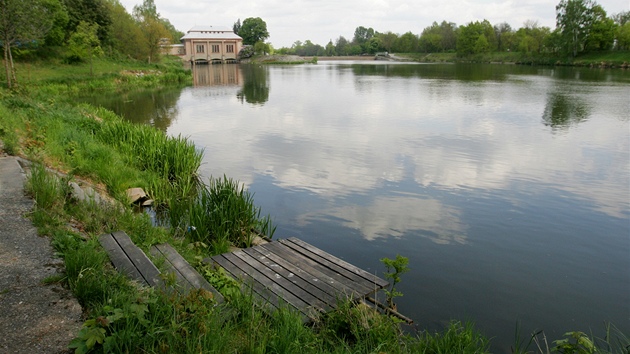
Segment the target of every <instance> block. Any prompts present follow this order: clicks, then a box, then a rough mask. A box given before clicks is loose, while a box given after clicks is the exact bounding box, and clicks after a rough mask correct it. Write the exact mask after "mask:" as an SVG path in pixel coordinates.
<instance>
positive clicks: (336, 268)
mask: <svg viewBox="0 0 630 354" xmlns="http://www.w3.org/2000/svg"><path fill="white" fill-rule="evenodd" d="M205 261H206V262H212V263H216V264H218V265H220V266H221V267H223V268H224V269H225V270H226V271H227V272H228V273H229V274H230V275H231V276H233V277H234V278H237V279H242V280H243V282H244V284H246V285H247V286H249V287H250V288H251V289H252V291H253V294H254V296H255V297H256V298H257V299H259V300H262V301H263V302H264V304H266V306H268V308H270V309H271V310H273V309H277V308H279V307H280V306H282V304H283V303H284V304H287V305H289V306H291V307H293V308H295V309H296V310H297V311H298V312H299V313H301V314H302V316H303V318H304V320H305V321H308V320H311V319H315V318H316V317H317V315H318V314H321V313H323V312H327V311H329V310H331V309H334V308H335V307H336V306H337V301H338V300H341V299H345V298H350V299H352V300H354V301H359V300H361V299H363V298H365V297H366V296H368V295H371V294H373V293H375V292H376V291H378V290H380V289H382V288H384V287H386V286H387V285H389V283H388V282H387V281H386V280H384V279H381V278H379V277H377V276H376V275H374V274H370V273H369V272H366V271H364V270H362V269H359V268H357V267H356V266H353V265H352V264H350V263H347V262H345V261H343V260H341V259H339V258H337V257H335V256H333V255H331V254H329V253H326V252H325V251H322V250H320V249H318V248H316V247H315V246H312V245H310V244H308V243H306V242H304V241H302V240H299V239H297V238H294V237H292V238H289V239H286V240H280V241H278V242H270V243H267V244H263V245H260V246H255V247H251V248H247V249H243V250H238V251H235V252H232V253H224V254H221V255H218V256H214V257H211V258H209V259H206V260H205Z"/></svg>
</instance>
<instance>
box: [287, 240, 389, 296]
mask: <svg viewBox="0 0 630 354" xmlns="http://www.w3.org/2000/svg"><path fill="white" fill-rule="evenodd" d="M298 241H300V240H298ZM279 242H280V243H282V244H283V245H285V246H287V247H290V248H291V249H293V250H295V251H296V252H299V253H301V254H302V255H304V256H305V257H308V258H310V259H313V260H314V261H316V262H317V263H319V264H322V265H323V266H325V267H327V268H329V269H330V270H332V271H334V272H337V273H339V274H340V275H342V276H344V277H346V278H348V279H349V280H351V281H352V282H354V283H356V284H360V285H361V286H363V287H365V288H367V289H368V292H367V293H366V294H368V293H372V292H375V291H377V290H378V289H381V288H382V287H383V286H382V285H380V284H379V283H387V282H386V281H385V280H382V279H380V278H378V277H377V276H375V275H372V276H371V278H372V279H366V278H364V277H362V276H360V275H357V274H355V272H354V269H359V268H357V267H355V266H352V265H351V267H353V268H354V269H347V268H345V267H344V265H345V264H349V263H346V262H344V261H342V260H341V259H339V258H337V257H334V256H332V255H330V254H329V253H326V252H324V251H322V250H320V249H318V248H315V247H313V246H311V245H308V244H306V243H305V242H303V241H300V242H303V243H304V244H306V245H308V246H310V247H309V248H310V249H309V248H305V247H303V245H301V244H298V243H295V242H291V241H289V240H280V241H279ZM337 261H340V262H342V264H338V263H337ZM366 273H367V272H366ZM367 274H369V273H367ZM379 279H380V281H379V282H378V283H377V281H378V280H379Z"/></svg>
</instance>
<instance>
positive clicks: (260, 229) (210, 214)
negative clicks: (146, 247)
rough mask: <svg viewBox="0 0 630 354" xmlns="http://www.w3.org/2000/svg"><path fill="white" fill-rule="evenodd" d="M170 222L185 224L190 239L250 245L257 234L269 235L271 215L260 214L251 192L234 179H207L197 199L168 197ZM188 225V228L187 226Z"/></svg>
mask: <svg viewBox="0 0 630 354" xmlns="http://www.w3.org/2000/svg"><path fill="white" fill-rule="evenodd" d="M169 204H170V206H171V208H170V213H171V225H172V226H175V227H181V226H182V225H185V226H186V228H187V230H188V231H189V232H190V235H191V237H192V239H193V240H195V241H201V242H205V243H207V244H210V245H216V246H217V248H221V249H222V248H224V247H223V246H224V245H226V244H232V245H234V246H237V247H250V246H251V244H252V241H253V239H254V237H255V236H256V234H257V233H261V234H264V235H265V236H267V237H272V236H273V232H274V231H275V227H274V226H273V225H272V223H271V219H270V217H268V216H267V217H261V216H260V214H261V210H260V208H259V207H256V206H255V205H254V199H253V195H252V194H251V193H250V192H249V191H248V190H246V189H245V187H244V186H243V185H242V184H239V183H238V182H237V181H235V180H233V179H231V178H228V177H226V176H223V178H210V180H209V184H208V185H204V186H203V188H201V189H200V190H199V194H198V195H197V198H195V199H192V200H189V201H188V203H187V202H186V199H171V202H170V203H169ZM188 228H189V229H188Z"/></svg>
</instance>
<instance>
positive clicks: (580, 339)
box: [553, 331, 596, 354]
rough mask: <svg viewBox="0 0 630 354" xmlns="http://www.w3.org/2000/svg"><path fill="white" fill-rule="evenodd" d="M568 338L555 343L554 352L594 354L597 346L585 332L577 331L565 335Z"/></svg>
mask: <svg viewBox="0 0 630 354" xmlns="http://www.w3.org/2000/svg"><path fill="white" fill-rule="evenodd" d="M564 336H565V337H566V338H563V339H558V340H556V341H554V342H553V343H554V345H555V346H554V350H555V351H557V352H559V353H563V354H592V353H595V352H596V349H595V344H593V341H592V340H591V339H590V338H589V337H588V336H587V335H586V333H584V332H580V331H575V332H567V333H565V334H564Z"/></svg>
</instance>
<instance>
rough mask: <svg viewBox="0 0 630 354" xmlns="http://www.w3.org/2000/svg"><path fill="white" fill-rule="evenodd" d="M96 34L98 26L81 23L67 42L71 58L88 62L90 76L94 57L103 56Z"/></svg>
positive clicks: (92, 72) (92, 70)
mask: <svg viewBox="0 0 630 354" xmlns="http://www.w3.org/2000/svg"><path fill="white" fill-rule="evenodd" d="M97 33H98V25H97V24H96V23H90V22H85V21H82V22H81V23H79V25H78V26H77V30H76V31H75V32H74V33H73V34H72V35H71V36H70V39H69V40H68V49H69V51H70V53H71V58H75V60H77V61H83V60H85V59H88V61H89V62H90V75H93V74H94V69H93V65H92V62H93V59H94V57H95V56H101V55H102V54H103V51H102V50H101V42H100V41H99V39H98V34H97Z"/></svg>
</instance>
